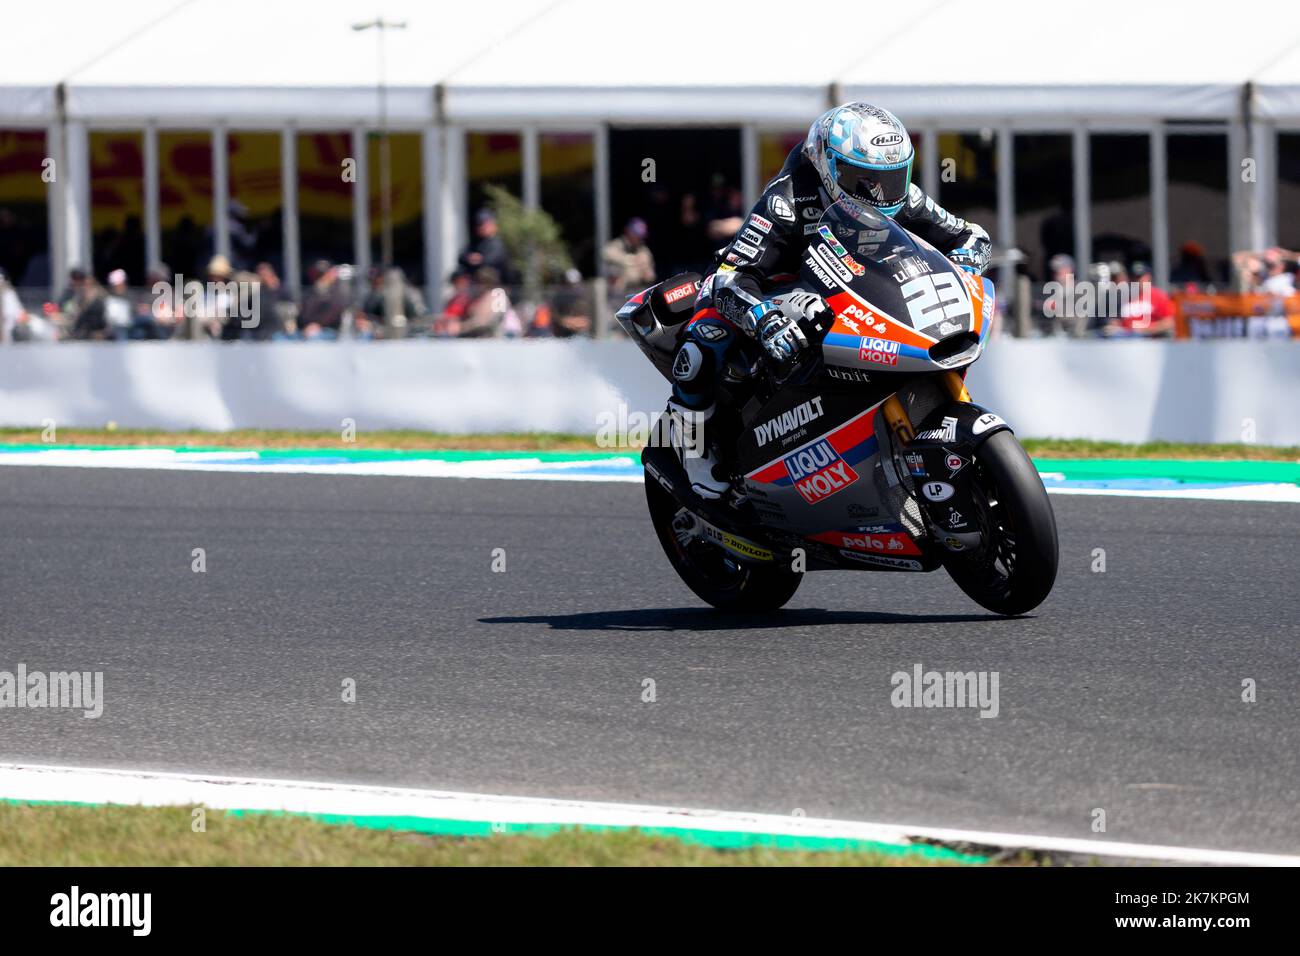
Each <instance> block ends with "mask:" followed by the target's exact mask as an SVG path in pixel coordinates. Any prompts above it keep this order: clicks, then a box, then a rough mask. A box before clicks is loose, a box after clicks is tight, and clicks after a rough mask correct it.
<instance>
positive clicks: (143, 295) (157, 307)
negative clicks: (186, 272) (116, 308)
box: [131, 262, 184, 339]
mask: <svg viewBox="0 0 1300 956" xmlns="http://www.w3.org/2000/svg"><path fill="white" fill-rule="evenodd" d="M173 281H175V276H173V275H172V272H171V268H170V267H169V266H168V265H167V263H165V262H155V263H154V264H153V265H151V266H149V268H148V269H146V270H145V274H144V286H143V287H142V288H141V289H139V290H138V292H137V294H136V296H135V301H134V304H133V314H132V316H131V338H133V339H169V338H171V337H172V336H173V335H174V334H175V333H176V325H177V323H178V322H179V321H180V319H181V317H182V316H180V315H178V314H177V312H176V290H175V289H174V288H173V286H172V283H173ZM155 290H157V291H155ZM181 294H182V295H183V294H184V290H183V289H182V290H181Z"/></svg>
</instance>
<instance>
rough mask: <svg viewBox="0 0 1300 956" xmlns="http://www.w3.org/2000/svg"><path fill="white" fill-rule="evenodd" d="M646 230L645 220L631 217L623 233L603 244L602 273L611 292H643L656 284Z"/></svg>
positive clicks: (652, 256)
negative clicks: (647, 287) (603, 265)
mask: <svg viewBox="0 0 1300 956" xmlns="http://www.w3.org/2000/svg"><path fill="white" fill-rule="evenodd" d="M648 232H649V230H648V229H647V227H646V224H645V220H644V219H638V218H632V219H629V220H628V221H627V225H626V226H624V227H623V234H622V235H621V236H618V237H617V238H615V239H611V240H610V241H609V242H608V243H606V245H605V250H604V260H605V274H606V276H607V277H608V279H609V288H610V291H611V292H620V293H622V292H627V291H630V290H639V289H643V288H645V287H646V286H648V285H651V284H652V283H653V282H654V281H655V257H654V255H653V254H652V253H651V252H650V247H649V246H647V245H646V244H645V241H646V236H647V234H648Z"/></svg>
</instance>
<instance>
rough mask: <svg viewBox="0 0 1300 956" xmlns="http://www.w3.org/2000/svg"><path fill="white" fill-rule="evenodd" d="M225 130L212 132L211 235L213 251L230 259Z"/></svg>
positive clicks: (222, 128) (227, 160) (227, 157)
mask: <svg viewBox="0 0 1300 956" xmlns="http://www.w3.org/2000/svg"><path fill="white" fill-rule="evenodd" d="M226 144H227V139H226V128H225V127H224V126H218V127H217V128H216V129H214V130H213V131H212V233H213V245H214V246H215V247H216V248H215V249H214V250H213V251H214V252H216V253H217V254H218V255H222V256H225V257H226V258H227V259H229V258H230V172H229V165H228V163H229V159H230V153H229V150H228V148H227V145H226Z"/></svg>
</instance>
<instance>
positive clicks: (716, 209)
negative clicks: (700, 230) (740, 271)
mask: <svg viewBox="0 0 1300 956" xmlns="http://www.w3.org/2000/svg"><path fill="white" fill-rule="evenodd" d="M746 212H747V210H746V209H745V198H744V196H742V195H741V192H740V190H739V189H737V188H736V187H735V186H728V185H727V183H726V180H725V179H724V178H723V176H722V175H721V174H719V175H715V176H714V177H713V188H712V189H711V190H710V194H709V208H708V210H707V211H706V212H705V216H704V218H705V220H706V221H707V222H708V225H707V227H706V232H707V234H708V237H709V241H710V242H711V243H713V245H715V246H723V245H726V244H727V243H729V242H730V241H731V240H732V238H733V237H734V236H735V235H736V233H738V232H740V227H741V225H742V224H743V223H744V221H745V214H746Z"/></svg>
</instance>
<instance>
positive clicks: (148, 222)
mask: <svg viewBox="0 0 1300 956" xmlns="http://www.w3.org/2000/svg"><path fill="white" fill-rule="evenodd" d="M159 179H160V176H159V172H158V127H157V126H156V125H155V124H153V123H149V124H147V125H146V126H145V128H144V262H145V269H146V270H147V269H152V268H153V266H154V264H155V263H157V262H161V261H162V221H161V220H162V217H161V213H160V210H159ZM169 281H170V280H169Z"/></svg>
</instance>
